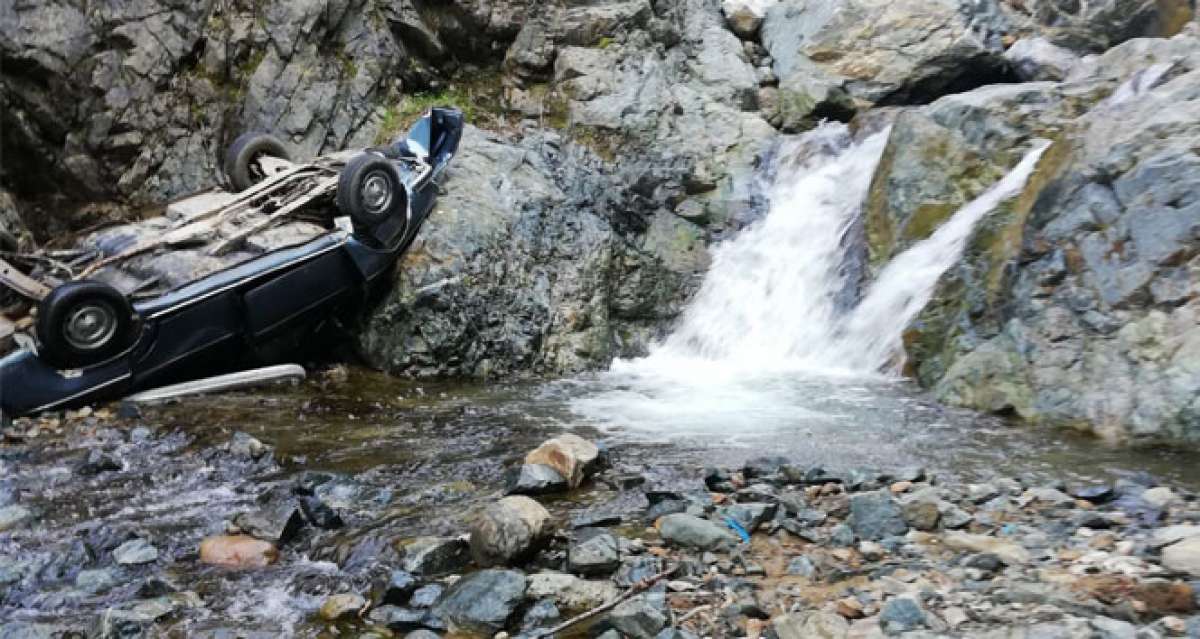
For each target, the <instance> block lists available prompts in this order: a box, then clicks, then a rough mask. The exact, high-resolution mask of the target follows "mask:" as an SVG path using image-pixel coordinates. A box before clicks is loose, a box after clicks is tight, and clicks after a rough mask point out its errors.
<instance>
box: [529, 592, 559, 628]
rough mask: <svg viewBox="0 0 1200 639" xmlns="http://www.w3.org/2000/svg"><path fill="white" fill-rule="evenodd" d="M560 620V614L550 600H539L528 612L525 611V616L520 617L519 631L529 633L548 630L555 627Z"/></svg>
mask: <svg viewBox="0 0 1200 639" xmlns="http://www.w3.org/2000/svg"><path fill="white" fill-rule="evenodd" d="M560 619H562V613H560V612H559V610H558V606H556V605H554V600H552V599H539V600H537V601H536V602H534V604H533V605H532V606H530V607H529V610H526V611H525V616H523V617H521V631H522V632H530V631H532V630H537V629H539V628H540V629H545V628H550V627H553V626H554V625H556V624H557V623H558V622H559V620H560Z"/></svg>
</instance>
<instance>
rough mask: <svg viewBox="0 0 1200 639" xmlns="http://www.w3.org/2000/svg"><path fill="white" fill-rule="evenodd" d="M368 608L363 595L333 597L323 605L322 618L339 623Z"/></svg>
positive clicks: (352, 594) (353, 594) (350, 594)
mask: <svg viewBox="0 0 1200 639" xmlns="http://www.w3.org/2000/svg"><path fill="white" fill-rule="evenodd" d="M366 607H367V600H366V598H364V597H363V596H362V595H359V594H355V593H349V594H341V595H333V596H332V597H329V598H328V599H326V600H325V603H323V604H321V610H320V614H321V618H322V619H325V620H327V621H337V620H338V619H341V618H342V617H350V616H355V615H357V614H358V613H359V612H360V611H362V610H363V609H364V608H366Z"/></svg>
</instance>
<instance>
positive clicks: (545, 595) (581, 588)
mask: <svg viewBox="0 0 1200 639" xmlns="http://www.w3.org/2000/svg"><path fill="white" fill-rule="evenodd" d="M619 594H620V591H619V590H617V587H616V586H615V585H614V584H613V583H612V582H611V581H599V580H588V579H580V578H578V577H575V576H574V575H568V574H564V573H560V572H539V573H536V574H532V575H529V589H528V595H529V596H530V597H532V598H535V599H551V600H553V601H554V603H555V604H556V605H558V607H559V608H561V609H562V610H563V611H566V612H568V613H571V614H577V613H580V612H584V611H587V610H591V609H592V608H596V607H597V606H601V605H604V604H605V603H608V602H609V601H612V600H613V599H615V598H616V597H617V596H618V595H619Z"/></svg>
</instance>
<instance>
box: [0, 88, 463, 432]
mask: <svg viewBox="0 0 1200 639" xmlns="http://www.w3.org/2000/svg"><path fill="white" fill-rule="evenodd" d="M463 126H464V123H463V118H462V114H461V113H460V112H458V111H456V110H453V109H434V110H432V111H431V112H430V113H429V114H428V115H427V116H426V117H425V118H423V119H421V120H420V121H418V123H417V125H416V126H414V127H413V129H412V131H410V132H409V134H408V136H407V138H404V139H402V140H400V141H399V142H398V143H396V144H393V145H392V146H390V147H386V148H383V149H370V150H367V151H364V152H362V153H359V154H358V155H356V156H354V157H352V158H350V157H348V156H347V155H345V154H343V155H341V156H339V157H337V158H335V159H334V160H333V161H321V159H318V161H314V162H313V163H308V164H290V163H283V164H282V165H280V164H279V163H276V166H273V167H270V168H271V169H272V170H274V171H277V172H279V173H280V175H283V174H285V173H289V172H291V174H295V173H296V172H300V173H303V172H304V171H311V172H312V175H315V176H317V177H318V178H321V179H323V180H324V181H323V182H320V183H321V184H323V185H328V184H330V183H331V181H333V180H336V181H337V192H336V202H337V207H338V209H340V210H341V211H342V212H343V213H345V214H347V215H349V216H350V217H351V218H353V224H352V225H350V226H351V228H349V229H348V228H346V226H348V225H345V224H343V225H342V228H338V229H333V230H331V231H330V232H328V233H325V234H324V235H321V236H319V237H317V238H315V239H313V240H311V241H308V242H306V243H304V244H301V245H297V246H292V247H289V248H284V249H281V250H277V251H274V252H271V253H267V254H265V255H262V256H260V257H257V258H255V259H252V260H250V261H247V262H244V263H241V264H239V265H237V266H235V267H233V268H229V269H226V270H222V271H219V272H216V273H213V274H211V275H208V276H206V277H203V278H201V279H199V280H197V281H193V282H190V283H187V284H185V285H183V286H181V287H178V288H176V289H174V290H171V291H169V292H167V293H165V294H163V295H160V296H157V297H154V298H151V299H143V300H137V301H132V300H131V301H128V302H118V301H116V300H114V299H112V298H111V296H110V297H107V298H106V297H103V296H100V297H95V296H93V297H91V298H88V297H87V294H88V293H89V291H90V289H89V288H88V285H87V284H86V283H85V284H81V283H79V282H69V283H66V284H63V285H62V286H61V287H60V288H62V287H69V288H70V290H67V291H65V292H63V293H62V294H59V289H55V290H54V291H52V292H51V293H50V294H49V296H47V297H46V298H45V299H44V300H42V301H41V306H40V307H39V312H38V319H37V321H38V332H39V334H38V342H39V343H40V344H41V345H42V346H43V348H44V347H45V346H46V345H47V344H50V343H55V340H58V341H59V342H61V344H60V350H62V349H65V350H66V352H67V353H68V355H72V354H73V355H80V356H82V357H83V358H84V359H83V361H85V362H87V365H82V366H75V367H74V368H72V369H70V370H64V361H72V360H73V356H67V355H61V356H58V357H54V358H51V357H47V353H46V352H41V353H35V352H34V350H31V349H28V348H26V349H21V350H18V351H16V352H13V353H11V354H9V355H8V356H6V357H4V358H3V359H0V410H2V411H3V413H4V414H5V415H7V416H21V415H28V414H33V413H38V412H42V411H47V410H55V409H64V408H71V407H76V406H79V405H82V404H85V403H89V402H93V401H97V400H102V399H111V398H119V397H122V396H124V395H126V394H128V393H131V392H136V391H141V390H145V389H150V388H155V387H158V386H161V385H162V384H164V383H173V382H177V381H181V380H182V379H188V378H195V377H196V376H199V375H202V374H215V373H219V372H228V370H230V369H231V368H232V367H234V366H240V365H242V364H243V363H244V362H245V361H246V359H247V357H246V355H247V353H254V352H255V351H256V350H257V347H258V345H260V344H262V343H266V342H269V341H270V340H271V339H272V338H273V337H276V336H278V335H281V334H283V333H284V332H287V331H295V330H296V329H297V327H306V326H311V325H312V322H313V321H314V320H317V319H319V318H322V317H325V316H328V315H329V314H330V313H331V312H334V311H337V310H341V309H343V308H345V307H347V306H350V305H353V304H354V303H356V302H358V301H360V300H361V299H362V298H363V297H364V291H366V290H367V289H368V288H369V286H370V284H371V283H372V282H375V281H377V280H380V279H381V278H384V277H386V276H387V275H388V274H389V273H390V271H391V270H392V267H393V265H394V264H395V262H396V260H397V259H398V257H399V256H400V255H401V254H402V253H403V252H404V250H405V249H406V248H407V247H408V246H409V245H410V244H411V242H412V241H413V239H414V238H415V236H416V234H417V231H418V229H419V228H420V226H421V224H422V223H423V222H424V221H425V219H426V218H427V217H428V216H429V214H430V212H431V210H432V209H433V206H434V201H435V198H436V196H437V188H438V187H437V185H436V180H437V178H438V176H439V175H440V174H441V173H442V171H444V170H445V168H446V166H447V165H448V164H449V162H450V160H451V159H452V158H453V156H454V154H455V153H456V151H457V148H458V144H459V140H460V138H461V135H462V128H463ZM235 146H237V145H236V144H235ZM241 150H242V151H245V149H244V148H243V149H241ZM261 159H262V156H261V155H260V156H257V157H254V158H251V161H252V162H253V161H256V160H261ZM343 160H347V161H344V162H343ZM243 168H244V167H243ZM228 171H229V168H228V167H227V172H228ZM268 173H269V171H268ZM231 178H232V179H231V181H233V182H234V183H235V184H237V183H238V181H239V180H238V179H237V178H236V177H235V176H234V175H231ZM259 178H260V179H259V182H260V183H259V184H257V185H249V186H250V190H251V191H253V190H254V189H257V190H258V193H257V195H255V196H256V197H257V196H260V195H262V194H263V193H266V192H268V191H270V189H272V188H274V187H272V186H271V184H269V182H270V181H271V179H272V176H270V175H266V176H265V177H263V175H261V174H260V175H259ZM285 181H286V180H283V179H280V180H276V181H275V183H276V184H282V183H284V182H285ZM264 184H265V186H264ZM400 185H402V187H403V188H402V189H397V188H396V187H397V186H400ZM242 186H248V185H247V184H246V183H245V176H243V184H242ZM280 188H282V187H280ZM389 188H390V189H391V191H388V189H389ZM248 192H249V191H248ZM321 195H326V196H332V195H334V194H333V192H332V189H325V190H324V191H323V192H322V193H321ZM300 196H301V197H307V196H305V195H304V194H300ZM288 197H289V198H293V199H298V198H297V196H295V195H294V194H293V195H289V196H288ZM326 199H327V200H328V199H331V198H329V197H327V198H326ZM327 204H328V205H330V206H332V202H327ZM347 209H349V210H347ZM101 292H103V291H101ZM72 295H74V297H72ZM110 295H111V294H110ZM81 296H82V297H81ZM76 298H79V299H90V300H91V302H90V304H91V305H90V306H88V305H83V306H81V304H82V302H76V303H75V305H74V306H70V305H69V304H67V302H71V301H73V300H75V299H76ZM64 300H65V301H64ZM56 302H57V303H58V304H59V306H63V305H64V304H67V307H66V310H60V309H59V308H58V307H52V308H51V307H49V306H52V305H53V304H54V303H56ZM125 303H127V304H128V306H124V304H125ZM112 306H115V307H118V312H117V314H116V315H117V321H118V325H117V326H116V328H115V329H114V328H112V327H110V326H109V325H107V324H104V323H103V322H104V320H105V319H106V316H105V315H104V314H105V313H106V312H108V307H112ZM129 311H132V317H131V318H130V324H129V326H128V328H127V329H126V328H122V326H123V324H122V323H123V322H124V320H125V315H126V314H127V313H129ZM89 313H92V314H93V315H89ZM46 316H53V317H56V318H59V319H57V320H56V321H57V324H54V323H51V324H48V325H46V326H43V320H45V321H46V322H50V321H51V320H47V319H45V318H46ZM107 319H108V321H109V322H112V321H114V320H112V319H111V318H107ZM116 329H120V331H118V333H117V334H119V335H121V336H124V335H125V332H126V331H127V332H128V334H129V335H128V337H122V343H120V344H119V345H116V346H114V345H112V344H111V343H106V344H107V346H106V347H105V348H106V349H108V350H107V351H106V350H105V349H99V348H95V349H93V351H94V354H95V355H94V356H92V357H91V359H92V360H97V359H99V360H101V361H88V356H89V353H88V351H87V349H86V348H85V349H82V350H81V349H79V348H76V347H77V346H88V345H89V344H95V343H96V342H97V340H99V338H101V337H104V336H105V335H107V334H108V333H109V332H112V331H115V330H116ZM89 339H91V340H92V341H90V342H89V341H88V340H89ZM113 348H116V350H117V352H112V350H111V349H113ZM38 350H43V349H38ZM72 363H76V362H72Z"/></svg>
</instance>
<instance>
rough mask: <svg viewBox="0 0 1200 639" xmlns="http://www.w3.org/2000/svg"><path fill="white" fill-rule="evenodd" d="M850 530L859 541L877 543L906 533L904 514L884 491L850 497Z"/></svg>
mask: <svg viewBox="0 0 1200 639" xmlns="http://www.w3.org/2000/svg"><path fill="white" fill-rule="evenodd" d="M848 523H849V525H850V528H851V529H852V530H853V531H854V534H855V535H857V536H858V538H859V539H866V540H870V541H878V540H880V539H884V538H886V537H895V536H899V535H903V534H904V533H906V532H908V524H907V523H905V521H904V513H903V512H902V511H901V509H900V506H899V504H897V502H896V500H895V499H893V498H892V496H891V494H889V493H888V491H886V490H877V491H873V492H868V493H860V494H857V495H853V496H851V497H850V519H849V521H848Z"/></svg>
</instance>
